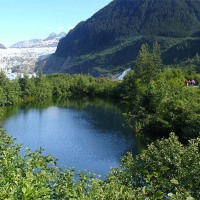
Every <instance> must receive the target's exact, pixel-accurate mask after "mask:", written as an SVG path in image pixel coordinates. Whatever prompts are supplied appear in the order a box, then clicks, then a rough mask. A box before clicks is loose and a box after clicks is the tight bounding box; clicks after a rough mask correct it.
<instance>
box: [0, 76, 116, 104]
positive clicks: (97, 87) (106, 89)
mask: <svg viewBox="0 0 200 200" xmlns="http://www.w3.org/2000/svg"><path fill="white" fill-rule="evenodd" d="M118 84H119V83H118V82H116V81H112V80H110V79H108V78H94V77H92V76H90V75H80V74H78V75H73V76H70V75H67V74H55V75H48V76H42V75H41V76H38V77H33V78H29V77H28V76H25V77H24V78H19V79H16V80H8V79H7V78H6V76H5V75H4V74H3V73H0V106H5V105H14V104H16V103H18V102H23V101H34V100H36V101H37V100H42V99H52V98H56V99H58V98H66V97H70V96H73V97H77V98H78V97H86V96H87V97H97V96H98V97H102V98H104V97H105V98H106V97H114V96H115V95H116V88H117V85H118Z"/></svg>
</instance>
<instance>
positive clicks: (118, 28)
mask: <svg viewBox="0 0 200 200" xmlns="http://www.w3.org/2000/svg"><path fill="white" fill-rule="evenodd" d="M199 36H200V0H192V1H191V0H163V1H161V0H113V1H112V2H111V3H110V4H108V5H107V6H106V7H104V8H103V9H101V10H100V11H98V12H97V13H95V14H94V15H93V16H92V17H91V18H89V19H88V20H86V21H84V22H81V23H79V24H78V25H77V26H76V27H75V28H74V29H72V30H71V31H70V32H69V33H68V34H67V35H66V36H65V37H64V38H63V39H61V40H60V42H59V44H58V48H57V50H56V52H55V54H53V55H51V56H50V57H49V58H48V59H47V60H45V62H44V63H42V66H40V69H41V68H42V70H43V72H44V73H54V72H66V73H72V74H73V73H90V74H92V75H95V76H100V75H102V74H106V75H109V74H112V73H118V72H119V71H123V70H124V69H126V68H129V67H131V66H133V64H134V60H135V58H136V57H137V54H138V50H139V49H140V46H141V44H143V43H148V44H152V43H153V42H154V41H157V42H158V43H159V44H160V46H161V50H162V51H163V52H165V51H166V50H167V49H168V48H171V47H172V46H173V45H178V44H179V43H181V42H182V41H183V40H186V39H187V38H195V39H198V37H199ZM169 52H170V51H169ZM197 53H198V52H197ZM199 53H200V52H199ZM167 57H168V56H167V55H165V58H166V59H167Z"/></svg>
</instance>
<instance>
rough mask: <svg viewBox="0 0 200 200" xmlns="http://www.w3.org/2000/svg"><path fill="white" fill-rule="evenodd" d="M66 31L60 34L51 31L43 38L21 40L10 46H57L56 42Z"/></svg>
mask: <svg viewBox="0 0 200 200" xmlns="http://www.w3.org/2000/svg"><path fill="white" fill-rule="evenodd" d="M65 35H66V33H64V32H61V33H60V34H55V33H51V34H50V35H49V36H48V37H47V38H45V39H32V40H28V41H21V42H17V43H15V44H13V45H12V46H11V47H10V48H42V47H43V48H44V47H57V45H58V42H59V40H60V39H61V38H63V37H64V36H65Z"/></svg>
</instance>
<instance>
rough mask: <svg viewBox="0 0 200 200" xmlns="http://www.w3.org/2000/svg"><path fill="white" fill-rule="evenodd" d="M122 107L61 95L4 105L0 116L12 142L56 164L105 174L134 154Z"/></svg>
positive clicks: (133, 144) (130, 134)
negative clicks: (49, 157)
mask: <svg viewBox="0 0 200 200" xmlns="http://www.w3.org/2000/svg"><path fill="white" fill-rule="evenodd" d="M123 123H124V117H123V113H122V109H120V108H119V106H116V105H115V104H113V103H111V102H106V101H103V100H99V99H98V100H93V101H88V100H81V101H80V100H79V101H75V100H66V101H63V102H59V103H52V102H45V103H41V104H37V105H36V104H23V105H21V106H18V107H12V108H7V112H6V114H5V116H4V118H3V119H2V120H1V121H0V126H1V127H3V128H4V129H5V130H6V131H7V132H8V133H9V134H11V135H12V136H13V137H14V138H16V142H17V143H19V144H23V146H24V147H28V148H30V149H31V150H37V149H38V148H39V147H42V148H43V149H45V151H44V154H45V155H46V154H51V155H53V156H54V157H56V158H57V159H58V165H59V166H62V165H64V166H66V167H74V168H75V170H76V171H77V172H78V171H82V170H85V169H87V171H93V172H94V173H96V174H101V175H102V176H105V175H106V174H107V173H108V172H109V170H110V168H111V167H117V166H119V164H120V157H121V156H122V155H124V154H125V153H126V152H127V151H132V152H133V153H138V151H139V150H138V149H139V146H138V143H137V141H136V139H135V138H134V135H133V133H132V132H131V130H130V129H128V128H124V126H123Z"/></svg>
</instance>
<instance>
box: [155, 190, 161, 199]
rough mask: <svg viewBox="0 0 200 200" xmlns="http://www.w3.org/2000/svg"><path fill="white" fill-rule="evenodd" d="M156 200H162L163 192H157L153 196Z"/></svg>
mask: <svg viewBox="0 0 200 200" xmlns="http://www.w3.org/2000/svg"><path fill="white" fill-rule="evenodd" d="M155 197H156V199H162V198H163V192H162V191H157V192H156V194H155Z"/></svg>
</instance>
